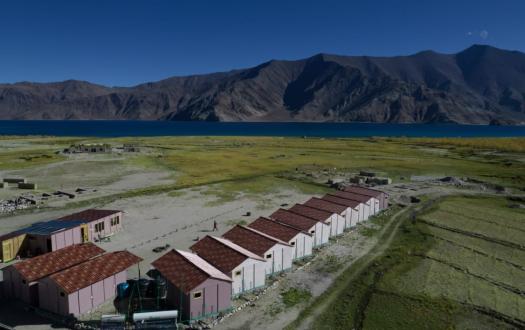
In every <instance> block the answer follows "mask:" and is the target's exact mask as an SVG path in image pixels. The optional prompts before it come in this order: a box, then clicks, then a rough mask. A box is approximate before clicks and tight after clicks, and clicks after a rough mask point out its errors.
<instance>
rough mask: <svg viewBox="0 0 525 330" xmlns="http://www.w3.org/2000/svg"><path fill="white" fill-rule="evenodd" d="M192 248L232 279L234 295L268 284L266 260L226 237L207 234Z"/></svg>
mask: <svg viewBox="0 0 525 330" xmlns="http://www.w3.org/2000/svg"><path fill="white" fill-rule="evenodd" d="M190 249H191V250H192V251H193V252H195V253H197V254H198V255H199V256H200V257H201V258H202V259H204V260H206V261H207V262H208V263H210V264H211V265H213V266H214V267H215V268H217V269H218V270H220V271H221V272H223V273H224V274H226V275H228V276H229V277H230V278H231V279H232V281H233V282H232V295H239V294H241V293H243V292H246V291H251V290H254V289H257V288H262V287H264V286H265V284H266V276H265V269H266V260H264V259H263V258H261V257H259V256H258V255H256V254H255V253H253V252H250V251H248V250H246V249H245V248H243V247H241V246H239V245H237V244H235V243H233V242H231V241H229V240H227V239H225V238H220V237H215V236H210V235H207V236H206V237H204V238H203V239H201V240H200V241H198V242H197V243H195V244H193V245H192V246H191V247H190Z"/></svg>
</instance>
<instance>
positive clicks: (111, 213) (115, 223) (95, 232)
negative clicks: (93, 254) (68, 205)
mask: <svg viewBox="0 0 525 330" xmlns="http://www.w3.org/2000/svg"><path fill="white" fill-rule="evenodd" d="M58 221H67V222H69V221H82V222H84V223H85V224H86V225H87V234H86V235H87V240H88V241H90V242H94V241H98V240H99V239H101V238H103V237H107V236H111V235H113V234H114V233H116V232H118V231H119V230H121V229H122V211H118V210H98V209H88V210H84V211H81V212H77V213H73V214H70V215H67V216H65V217H62V218H60V219H58Z"/></svg>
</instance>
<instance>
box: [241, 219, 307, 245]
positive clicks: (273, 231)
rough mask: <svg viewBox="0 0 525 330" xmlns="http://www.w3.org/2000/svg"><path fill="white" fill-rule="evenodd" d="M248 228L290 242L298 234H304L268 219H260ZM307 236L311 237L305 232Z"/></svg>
mask: <svg viewBox="0 0 525 330" xmlns="http://www.w3.org/2000/svg"><path fill="white" fill-rule="evenodd" d="M248 227H250V228H253V229H256V230H258V231H260V232H263V233H265V234H267V235H270V236H273V237H275V238H278V239H280V240H282V241H285V242H289V241H290V240H291V239H292V238H294V237H295V236H297V234H299V233H301V232H303V231H302V230H301V229H298V228H295V227H292V226H290V225H287V224H284V223H281V222H277V221H274V220H270V219H267V218H263V217H260V218H258V219H257V220H255V221H253V222H252V223H250V224H249V225H248ZM303 233H304V234H305V235H309V236H310V233H308V232H303Z"/></svg>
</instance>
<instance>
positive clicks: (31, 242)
mask: <svg viewBox="0 0 525 330" xmlns="http://www.w3.org/2000/svg"><path fill="white" fill-rule="evenodd" d="M48 238H49V236H42V235H27V248H28V250H29V251H30V253H31V256H37V255H41V254H44V253H46V252H48V251H47V239H48Z"/></svg>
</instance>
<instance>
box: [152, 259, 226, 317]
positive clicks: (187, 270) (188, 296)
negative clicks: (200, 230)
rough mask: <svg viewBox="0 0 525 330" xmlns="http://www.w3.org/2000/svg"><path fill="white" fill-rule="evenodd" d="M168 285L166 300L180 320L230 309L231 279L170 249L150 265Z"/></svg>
mask: <svg viewBox="0 0 525 330" xmlns="http://www.w3.org/2000/svg"><path fill="white" fill-rule="evenodd" d="M152 265H153V267H155V269H157V270H158V271H159V272H160V274H161V275H162V276H163V277H164V278H165V279H166V280H167V282H168V287H167V288H168V295H167V299H168V301H169V302H170V304H171V305H172V306H173V307H175V308H176V309H177V310H178V311H179V313H180V315H181V318H182V320H183V321H193V320H196V319H199V318H203V317H211V316H215V315H217V314H218V313H220V312H225V311H228V310H229V309H230V308H231V293H232V279H231V278H230V277H228V276H226V275H225V274H224V273H222V272H221V271H220V270H218V269H217V268H215V267H213V266H212V265H211V264H209V263H208V262H206V261H205V260H204V259H202V258H201V257H199V256H198V255H196V254H193V253H190V252H184V251H179V250H171V251H170V252H168V253H166V254H165V255H163V256H162V257H160V258H159V259H157V260H155V261H154V262H153V263H152Z"/></svg>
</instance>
